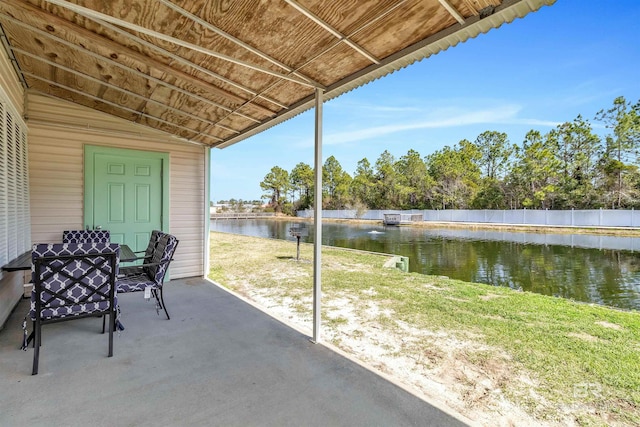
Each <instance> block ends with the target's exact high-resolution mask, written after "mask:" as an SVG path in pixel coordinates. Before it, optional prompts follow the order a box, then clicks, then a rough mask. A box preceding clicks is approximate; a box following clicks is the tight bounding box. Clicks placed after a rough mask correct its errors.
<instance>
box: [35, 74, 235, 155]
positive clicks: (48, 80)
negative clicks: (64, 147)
mask: <svg viewBox="0 0 640 427" xmlns="http://www.w3.org/2000/svg"><path fill="white" fill-rule="evenodd" d="M23 74H24V75H25V76H28V77H31V78H33V79H36V80H39V81H41V82H44V83H46V84H48V85H51V86H57V87H59V88H61V89H64V90H66V91H69V92H73V93H75V94H76V95H79V96H81V97H85V98H89V99H91V100H93V101H96V102H98V103H102V104H106V105H110V106H112V107H114V108H116V109H119V110H124V111H127V112H129V113H132V114H135V115H136V116H138V117H145V118H147V119H150V120H155V121H157V122H160V123H164V124H166V125H167V126H171V127H174V128H177V129H182V130H185V131H187V132H189V133H192V134H195V135H194V137H195V136H200V135H201V136H204V137H207V138H209V139H213V140H215V141H216V142H220V141H223V139H221V138H218V137H215V136H211V135H206V134H200V133H199V132H198V131H196V130H193V129H191V128H187V127H184V126H181V125H178V124H175V123H171V122H169V121H166V120H164V119H161V118H158V117H155V116H152V115H150V114H147V113H143V112H140V111H137V110H134V109H133V108H129V107H125V106H123V105H119V104H116V103H115V102H111V101H107V100H105V99H102V98H98V97H97V96H93V95H90V94H88V93H86V92H83V91H80V90H78V89H74V88H72V87H69V86H66V85H63V84H62V83H58V82H54V81H53V80H50V79H45V78H44V77H42V76H37V75H35V74H32V73H29V72H26V71H23ZM160 130H161V129H160ZM181 138H183V139H185V140H188V141H190V140H191V138H185V137H181Z"/></svg>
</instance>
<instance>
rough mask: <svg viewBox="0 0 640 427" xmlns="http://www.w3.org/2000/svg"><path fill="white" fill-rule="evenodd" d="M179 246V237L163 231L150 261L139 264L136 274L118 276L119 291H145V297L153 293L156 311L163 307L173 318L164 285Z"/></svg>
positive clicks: (117, 285)
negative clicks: (169, 310)
mask: <svg viewBox="0 0 640 427" xmlns="http://www.w3.org/2000/svg"><path fill="white" fill-rule="evenodd" d="M177 246H178V239H176V237H175V236H173V235H171V234H164V233H163V234H162V235H161V236H160V238H159V239H158V243H157V245H156V247H155V249H154V251H153V256H152V257H151V262H150V263H145V264H142V265H141V266H139V267H140V268H139V270H136V272H135V273H134V274H130V275H125V276H120V277H118V280H117V282H116V289H117V292H118V293H124V292H140V291H144V292H145V297H150V294H153V296H154V298H155V300H156V313H157V314H158V315H159V314H160V309H161V308H162V309H163V310H164V313H165V314H166V315H167V319H168V320H169V319H171V317H169V312H168V311H167V307H166V305H165V303H164V296H163V292H162V288H163V286H162V285H163V282H164V277H165V275H166V273H167V269H168V268H169V263H170V262H171V261H172V260H173V254H174V252H175V250H176V247H177Z"/></svg>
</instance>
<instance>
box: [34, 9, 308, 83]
mask: <svg viewBox="0 0 640 427" xmlns="http://www.w3.org/2000/svg"><path fill="white" fill-rule="evenodd" d="M45 1H46V2H47V3H51V4H55V5H56V6H60V7H64V8H66V9H69V10H70V11H72V12H74V13H77V14H78V15H82V16H84V17H86V18H89V19H94V20H98V21H105V22H109V23H112V24H115V25H118V26H121V27H123V28H127V29H129V30H132V31H135V32H138V33H140V34H145V35H147V36H150V37H154V38H156V39H158V40H162V41H165V42H169V43H173V44H175V45H177V46H181V47H184V48H187V49H189V50H192V51H195V52H199V53H202V54H204V55H208V56H211V57H214V58H218V59H222V60H224V61H228V62H231V63H234V64H236V65H240V66H242V67H246V68H249V69H251V70H253V71H258V72H260V73H264V74H268V75H270V76H273V77H277V78H279V79H284V80H289V81H291V82H293V83H297V84H300V85H302V86H308V87H312V88H315V87H317V86H316V85H315V84H313V83H310V82H307V81H305V80H303V79H300V78H298V77H294V76H291V75H287V74H282V73H278V72H276V71H272V70H269V69H267V68H264V67H260V66H258V65H254V64H250V63H248V62H245V61H241V60H239V59H236V58H232V57H230V56H228V55H224V54H222V53H218V52H215V51H213V50H211V49H207V48H205V47H203V46H200V45H197V44H194V43H189V42H187V41H184V40H181V39H179V38H177V37H173V36H168V35H166V34H163V33H161V32H159V31H155V30H151V29H149V28H145V27H142V26H140V25H137V24H133V23H131V22H128V21H125V20H122V19H118V18H115V17H113V16H111V15H107V14H105V13H101V12H97V11H95V10H93V9H89V8H87V7H84V6H79V5H77V4H74V3H70V2H69V1H67V0H45Z"/></svg>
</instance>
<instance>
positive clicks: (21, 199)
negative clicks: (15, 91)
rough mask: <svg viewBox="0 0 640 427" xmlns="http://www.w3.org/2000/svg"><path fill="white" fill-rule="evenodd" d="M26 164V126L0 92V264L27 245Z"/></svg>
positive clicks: (14, 255) (29, 229)
mask: <svg viewBox="0 0 640 427" xmlns="http://www.w3.org/2000/svg"><path fill="white" fill-rule="evenodd" d="M27 162H28V159H27V132H26V125H25V123H24V122H23V121H22V118H21V117H20V116H19V115H18V114H17V113H16V112H15V110H14V109H13V108H12V106H11V105H10V104H9V102H8V100H7V98H6V97H5V96H4V93H3V92H2V91H0V265H4V264H6V263H7V262H9V261H10V260H12V259H14V258H16V257H17V256H18V255H20V254H22V253H23V252H25V251H27V250H28V249H29V247H30V245H31V216H30V205H29V171H28V163H27ZM0 278H2V272H0Z"/></svg>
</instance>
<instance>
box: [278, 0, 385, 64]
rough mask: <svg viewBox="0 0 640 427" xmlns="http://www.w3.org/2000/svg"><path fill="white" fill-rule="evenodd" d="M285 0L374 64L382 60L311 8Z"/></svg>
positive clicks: (292, 0)
mask: <svg viewBox="0 0 640 427" xmlns="http://www.w3.org/2000/svg"><path fill="white" fill-rule="evenodd" d="M284 1H286V2H287V4H289V5H290V6H291V7H293V8H295V9H296V10H297V11H299V12H300V13H302V14H303V15H304V16H306V17H307V18H309V19H310V20H312V21H313V22H315V23H316V24H318V25H319V26H320V27H322V28H324V29H325V30H326V31H328V32H329V33H331V35H333V36H334V37H336V38H337V39H338V40H339V41H340V42H342V43H344V44H346V45H348V46H349V47H350V48H352V49H353V50H355V51H356V52H358V53H359V54H360V55H362V56H364V57H365V58H367V59H368V60H369V61H371V62H373V63H374V64H379V63H380V60H379V59H378V58H376V57H375V56H373V55H372V54H371V53H369V52H367V51H366V49H364V48H363V47H362V46H359V45H358V44H357V43H354V42H353V41H352V40H351V39H349V37H347V36H345V35H343V34H341V33H340V32H339V31H338V30H336V29H335V28H333V27H332V26H331V25H329V24H327V23H326V22H325V21H323V20H322V19H320V18H319V17H318V16H316V15H315V14H314V13H312V12H311V11H310V10H308V9H307V8H305V7H304V6H302V5H301V4H299V3H298V2H296V1H295V0H284Z"/></svg>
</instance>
